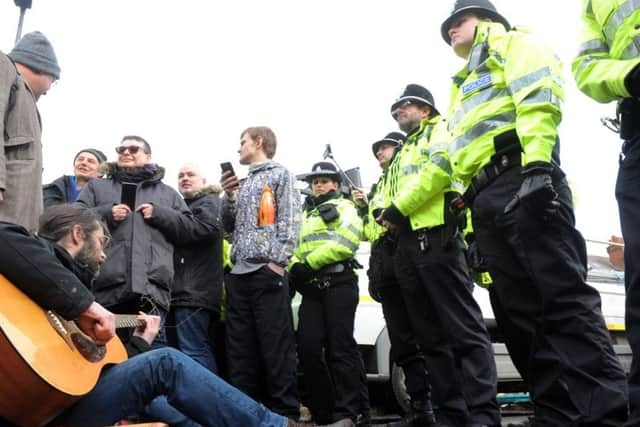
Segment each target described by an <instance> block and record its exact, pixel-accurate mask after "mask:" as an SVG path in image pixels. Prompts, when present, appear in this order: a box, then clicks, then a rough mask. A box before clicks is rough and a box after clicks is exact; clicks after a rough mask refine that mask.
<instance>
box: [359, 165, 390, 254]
mask: <svg viewBox="0 0 640 427" xmlns="http://www.w3.org/2000/svg"><path fill="white" fill-rule="evenodd" d="M388 176H389V175H388V170H387V171H385V172H384V173H383V174H382V175H380V178H378V182H377V183H376V185H375V186H374V188H373V190H372V191H371V194H370V195H369V206H368V207H367V209H368V210H367V218H366V219H365V221H364V226H363V231H364V237H365V238H366V239H367V240H368V241H369V243H373V242H375V241H376V240H378V239H379V238H380V236H381V235H382V234H384V233H385V232H386V231H387V227H384V226H382V225H380V224H378V223H377V222H376V216H375V215H374V212H378V210H381V209H384V208H385V207H387V206H388V205H389V203H388V200H387V199H386V198H385V186H386V185H387V178H388Z"/></svg>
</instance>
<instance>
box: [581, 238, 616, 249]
mask: <svg viewBox="0 0 640 427" xmlns="http://www.w3.org/2000/svg"><path fill="white" fill-rule="evenodd" d="M584 240H585V242H591V243H599V244H601V245H609V246H620V247H621V248H624V243H618V242H605V241H604V240H593V239H584Z"/></svg>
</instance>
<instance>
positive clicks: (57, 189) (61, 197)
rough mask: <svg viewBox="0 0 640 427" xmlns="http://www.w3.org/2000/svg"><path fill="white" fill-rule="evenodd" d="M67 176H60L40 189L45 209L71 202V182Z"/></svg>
mask: <svg viewBox="0 0 640 427" xmlns="http://www.w3.org/2000/svg"><path fill="white" fill-rule="evenodd" d="M69 178H70V177H69V176H68V175H62V176H61V177H60V178H56V179H55V180H54V181H52V182H50V183H49V184H45V186H44V187H42V201H43V204H44V207H45V208H48V207H49V206H53V205H59V204H62V203H70V202H71V182H70V181H69Z"/></svg>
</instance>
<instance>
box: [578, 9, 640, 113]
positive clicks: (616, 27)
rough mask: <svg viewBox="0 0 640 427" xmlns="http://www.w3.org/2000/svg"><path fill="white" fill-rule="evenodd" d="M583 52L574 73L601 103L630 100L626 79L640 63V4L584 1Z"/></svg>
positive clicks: (581, 50)
mask: <svg viewBox="0 0 640 427" xmlns="http://www.w3.org/2000/svg"><path fill="white" fill-rule="evenodd" d="M582 21H583V24H584V25H583V29H582V35H581V36H580V37H581V45H580V52H579V53H578V56H577V57H576V59H575V60H574V61H573V65H572V71H573V75H574V77H575V79H576V83H577V84H578V87H579V88H580V90H581V91H583V92H584V93H586V94H587V95H589V96H590V97H591V98H593V99H595V100H596V101H598V102H611V101H615V100H616V99H619V98H626V97H629V96H630V95H629V91H627V88H626V87H625V85H624V78H625V77H626V76H627V74H629V72H630V71H631V70H632V69H633V68H634V67H635V66H636V65H638V63H639V62H640V0H583V9H582Z"/></svg>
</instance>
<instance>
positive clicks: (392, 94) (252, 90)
mask: <svg viewBox="0 0 640 427" xmlns="http://www.w3.org/2000/svg"><path fill="white" fill-rule="evenodd" d="M581 3H582V2H581V1H578V0H571V1H566V0H561V1H558V0H555V1H553V0H538V1H531V0H495V1H494V4H495V5H496V6H497V7H498V10H499V11H500V12H501V13H502V14H503V15H504V16H506V17H507V19H508V20H509V21H510V22H511V23H512V24H513V25H516V26H525V27H528V28H529V29H530V30H531V31H533V32H535V33H537V34H538V35H540V36H542V37H543V38H544V39H546V40H547V41H548V42H549V43H550V44H551V45H552V47H553V48H554V50H555V51H556V53H557V54H558V55H559V56H560V58H561V59H562V60H563V62H564V64H565V69H564V71H565V94H566V100H565V104H564V118H563V123H562V126H561V131H560V137H561V147H562V150H561V153H562V155H561V157H562V164H563V167H564V169H565V171H566V172H567V174H568V176H569V179H570V181H571V183H572V186H573V189H574V192H575V195H576V198H577V206H576V214H577V221H578V228H579V229H580V230H581V231H582V232H583V234H584V235H585V236H586V237H587V238H591V239H607V238H608V237H609V235H611V234H617V233H619V228H620V227H619V221H618V214H617V207H616V203H615V197H614V185H615V177H616V173H617V168H618V166H617V156H618V152H619V149H620V142H619V140H618V137H617V135H615V134H613V133H611V132H610V131H608V130H606V129H605V128H604V127H602V125H601V124H600V117H601V116H603V115H613V112H614V109H615V106H614V105H613V104H610V105H600V104H596V103H595V102H594V101H592V100H590V99H589V98H587V97H586V96H584V95H582V94H581V93H580V92H579V91H578V90H577V89H576V86H575V83H574V81H573V78H572V77H571V75H570V68H571V61H572V59H573V57H574V54H575V52H576V51H577V47H578V44H579V30H580V5H581ZM452 4H453V1H449V0H397V1H393V2H392V1H377V0H368V1H365V0H350V1H345V0H324V1H322V2H308V1H299V0H298V1H294V0H291V1H284V0H272V1H265V0H262V1H260V0H235V1H230V2H217V1H211V0H193V1H169V0H109V1H103V0H82V1H81V0H33V8H32V9H30V10H28V11H27V14H26V18H25V24H24V30H23V34H24V33H26V32H29V31H33V30H40V31H42V32H43V33H45V35H46V36H47V37H48V38H49V39H50V40H51V41H52V43H53V44H54V47H55V50H56V53H57V55H58V59H59V62H60V66H61V68H62V75H61V80H60V82H59V83H58V85H57V86H56V87H54V88H53V89H52V90H51V91H50V93H49V94H47V95H46V96H45V97H43V98H42V99H41V100H40V102H39V107H40V111H41V114H42V117H43V123H44V129H43V144H44V168H45V169H44V181H45V182H48V181H51V180H53V179H54V178H56V177H58V176H60V175H62V174H63V173H70V172H71V170H72V168H71V166H72V165H71V163H72V157H73V155H74V154H75V152H76V151H78V150H79V149H81V148H85V147H96V148H99V149H101V150H103V151H104V152H105V153H107V155H108V156H109V159H110V160H115V152H114V147H115V146H116V145H118V143H119V141H120V139H121V137H122V136H123V135H126V134H138V135H141V136H143V137H144V138H146V139H147V140H148V141H149V142H150V143H151V145H152V148H153V151H154V160H155V161H156V162H157V163H158V164H160V165H162V166H164V167H165V168H166V169H167V176H166V178H165V182H166V183H168V184H171V185H174V186H175V181H176V175H177V170H178V168H179V167H180V165H181V164H183V163H185V162H195V163H198V164H200V165H201V166H202V167H203V168H204V170H205V175H206V176H207V177H208V178H209V180H210V181H215V182H217V181H218V179H219V163H220V162H222V161H225V160H229V161H232V162H233V163H234V166H235V169H236V172H237V173H238V174H239V175H244V174H245V173H246V169H245V168H244V167H240V166H239V164H238V162H237V158H238V155H237V148H238V145H239V136H240V135H239V134H240V132H241V131H242V130H243V129H244V128H246V127H248V126H252V125H268V126H270V127H272V128H273V129H274V131H275V132H276V135H277V137H278V152H277V154H276V160H277V161H279V162H281V163H283V164H284V165H286V166H287V167H289V169H290V170H292V171H293V172H294V173H302V172H305V171H307V170H308V169H310V167H311V165H312V164H313V163H314V162H316V161H319V160H321V159H322V153H323V151H324V147H325V144H326V143H331V145H332V148H333V153H334V156H335V158H336V160H337V161H338V163H339V164H340V166H341V167H343V168H344V169H348V168H352V167H355V166H359V167H360V169H361V173H362V177H363V181H364V182H365V183H367V184H370V183H372V182H374V181H375V180H376V179H377V176H378V175H379V169H378V166H377V163H376V162H375V160H374V158H373V155H372V154H371V149H370V147H371V143H372V142H373V141H375V140H377V139H380V138H381V137H382V136H384V135H385V134H386V133H388V132H390V131H392V130H396V124H395V122H394V121H393V119H392V118H391V115H390V113H389V107H390V105H391V104H392V102H393V101H394V99H395V98H396V97H397V96H398V95H399V94H400V92H401V91H402V89H403V88H404V86H405V85H406V84H407V83H418V84H422V85H423V86H426V87H427V88H429V89H430V90H431V91H432V93H433V94H434V96H435V99H436V106H437V107H438V108H439V110H440V111H442V112H445V111H446V110H447V106H448V103H449V99H448V96H449V84H450V76H451V75H452V74H454V73H455V72H456V71H457V70H458V69H459V68H460V67H462V66H463V65H464V64H463V61H462V60H460V59H458V58H457V57H455V56H454V54H453V52H452V51H451V50H450V48H449V46H448V45H446V44H445V42H444V41H443V40H442V38H441V36H440V24H441V22H442V20H443V19H444V18H445V17H446V16H448V14H449V12H450V10H451V8H452ZM18 16H19V9H18V8H17V7H16V6H15V5H14V2H13V1H11V0H0V50H2V51H4V52H8V51H9V50H10V49H11V47H12V46H13V43H14V38H15V33H16V28H17V22H18Z"/></svg>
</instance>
